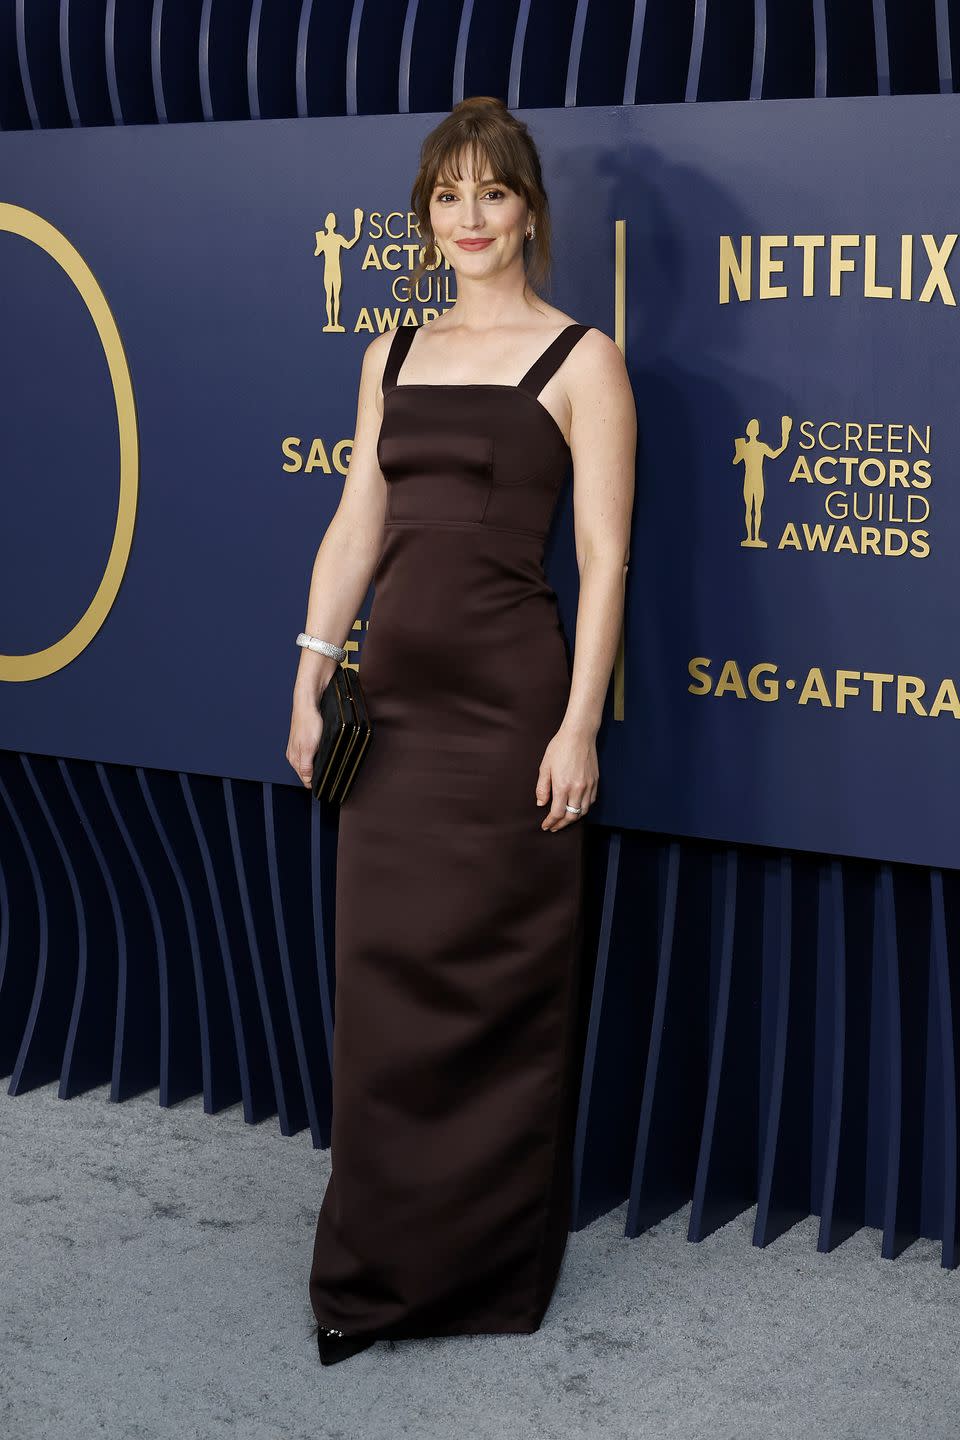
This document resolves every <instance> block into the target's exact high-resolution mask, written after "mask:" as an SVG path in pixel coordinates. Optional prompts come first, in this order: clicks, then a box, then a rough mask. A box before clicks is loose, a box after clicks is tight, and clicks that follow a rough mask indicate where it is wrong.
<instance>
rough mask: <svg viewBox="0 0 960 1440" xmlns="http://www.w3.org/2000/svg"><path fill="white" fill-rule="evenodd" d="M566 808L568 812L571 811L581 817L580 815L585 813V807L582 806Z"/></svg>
mask: <svg viewBox="0 0 960 1440" xmlns="http://www.w3.org/2000/svg"><path fill="white" fill-rule="evenodd" d="M566 808H567V809H568V810H571V811H572V812H573V814H574V815H580V814H581V813H582V811H583V806H582V805H580V806H579V807H578V806H576V805H568V806H567V807H566Z"/></svg>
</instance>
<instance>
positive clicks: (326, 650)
mask: <svg viewBox="0 0 960 1440" xmlns="http://www.w3.org/2000/svg"><path fill="white" fill-rule="evenodd" d="M297 644H298V645H299V646H301V648H302V649H304V650H316V651H318V652H319V653H320V654H321V655H329V656H330V658H331V660H346V658H347V652H346V650H344V648H343V646H342V645H334V644H333V642H332V641H330V640H318V639H317V637H316V635H307V634H306V633H305V632H304V631H303V630H301V631H300V634H299V635H298V636H297Z"/></svg>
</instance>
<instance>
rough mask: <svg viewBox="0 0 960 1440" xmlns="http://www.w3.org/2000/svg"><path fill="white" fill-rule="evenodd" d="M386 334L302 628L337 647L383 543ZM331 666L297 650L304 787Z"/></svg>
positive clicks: (294, 730)
mask: <svg viewBox="0 0 960 1440" xmlns="http://www.w3.org/2000/svg"><path fill="white" fill-rule="evenodd" d="M391 334H392V332H389V331H388V332H385V333H384V334H382V335H378V336H376V338H375V339H373V340H371V342H370V344H369V345H368V346H367V348H366V351H365V352H364V357H363V366H362V369H361V373H360V388H359V396H358V400H357V423H356V428H355V431H354V439H353V451H352V453H351V456H350V464H349V466H348V467H347V475H346V479H345V480H344V485H343V493H342V495H341V497H340V503H339V505H338V506H337V510H336V513H335V515H334V517H333V519H332V520H331V521H330V524H329V525H328V526H327V529H326V532H325V534H324V537H323V540H322V541H321V543H320V548H319V549H318V551H317V554H316V559H315V560H314V562H313V574H312V577H311V580H310V593H309V597H308V600H307V618H306V624H305V625H304V627H303V628H304V630H306V632H307V634H308V635H319V636H320V638H321V639H322V640H332V641H333V642H334V644H336V645H343V644H344V643H345V641H346V639H347V636H348V635H349V633H350V631H351V629H352V628H353V622H354V620H355V619H356V615H357V611H358V610H359V608H360V606H361V604H362V603H363V598H364V596H365V595H366V593H367V590H368V589H369V586H370V581H371V578H372V576H373V572H374V570H375V569H376V564H377V557H378V555H379V553H380V545H381V542H382V538H383V521H384V516H385V512H386V481H385V480H384V477H383V472H382V471H381V469H380V466H379V464H378V463H377V439H378V437H379V434H380V420H381V414H382V412H381V408H380V403H381V402H380V386H381V383H382V380H383V367H384V365H385V363H386V357H387V352H388V349H389V344H390V339H391ZM338 663H339V662H338V661H336V660H333V659H331V657H330V656H328V655H320V654H318V653H317V652H316V651H315V650H307V649H301V651H300V664H299V668H298V670H297V676H296V681H295V683H294V688H293V714H292V716H291V721H290V735H289V739H288V741H287V751H286V755H287V759H288V760H289V762H290V764H291V765H292V766H293V768H294V769H295V770H296V772H297V774H298V775H299V776H300V779H301V781H302V782H303V784H304V785H309V784H310V779H311V776H312V772H313V757H314V755H315V754H316V752H317V747H318V745H319V743H320V732H321V730H322V723H321V720H320V712H319V709H318V705H317V702H318V700H319V698H320V696H321V694H322V693H323V690H324V688H325V687H326V685H327V684H328V682H329V680H330V678H331V676H332V675H333V672H334V670H335V669H336V668H337V665H338Z"/></svg>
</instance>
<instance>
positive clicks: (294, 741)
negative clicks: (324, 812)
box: [287, 697, 323, 786]
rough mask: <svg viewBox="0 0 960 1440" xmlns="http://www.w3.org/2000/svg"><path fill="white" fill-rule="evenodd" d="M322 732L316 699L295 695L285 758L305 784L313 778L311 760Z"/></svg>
mask: <svg viewBox="0 0 960 1440" xmlns="http://www.w3.org/2000/svg"><path fill="white" fill-rule="evenodd" d="M322 734H323V717H322V716H321V714H320V710H319V708H318V706H317V703H316V701H314V700H310V699H300V698H299V697H295V698H294V702H293V715H292V716H291V718H290V738H289V740H288V741H287V759H288V760H289V761H290V764H291V765H292V766H293V768H294V770H296V772H297V774H298V775H299V776H300V779H301V780H302V782H303V784H304V785H306V786H309V785H310V783H311V781H312V780H313V761H314V756H315V755H316V753H317V751H318V749H319V748H320V736H321V735H322Z"/></svg>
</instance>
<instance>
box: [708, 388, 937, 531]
mask: <svg viewBox="0 0 960 1440" xmlns="http://www.w3.org/2000/svg"><path fill="white" fill-rule="evenodd" d="M797 428H798V434H799V439H798V442H797V448H796V454H795V456H794V458H793V460H792V463H791V468H790V471H789V473H788V475H787V477H786V486H787V496H788V500H787V503H788V504H789V507H790V511H791V512H792V513H791V514H789V515H787V516H784V514H783V509H784V504H783V501H782V499H781V496H780V492H778V500H780V503H778V504H777V505H776V506H775V507H774V509H775V518H774V526H775V528H774V544H775V546H776V548H777V549H778V550H785V551H788V552H789V551H794V552H810V551H813V552H821V553H825V552H829V553H831V554H834V555H843V554H847V555H875V556H882V557H886V558H890V557H897V556H901V555H905V556H912V557H914V558H916V559H923V558H925V557H926V556H928V555H929V554H930V530H929V528H928V522H929V520H930V514H931V508H930V500H929V499H928V497H927V495H926V494H922V493H918V492H921V491H926V490H928V489H929V488H930V485H931V483H932V480H933V476H932V473H931V469H930V466H931V460H930V448H931V426H930V425H923V426H916V425H912V424H905V423H903V424H900V423H897V424H895V423H893V422H892V421H891V422H872V423H869V424H866V425H864V424H862V423H861V422H859V421H855V420H846V421H841V420H821V421H816V420H801V422H800V424H799V426H798V427H797ZM792 429H793V420H792V419H791V417H790V416H789V415H783V416H781V419H780V444H779V445H778V446H776V447H774V446H772V445H768V444H766V443H765V441H764V440H763V439H762V438H761V435H760V422H759V421H758V420H757V419H752V420H749V421H748V422H747V425H746V434H745V435H739V436H737V438H736V439H735V440H734V446H733V461H732V463H733V464H734V465H742V466H743V504H744V536H743V539H742V540H741V541H740V544H741V546H742V547H743V548H744V549H745V550H766V549H767V548H768V542H767V540H766V539H764V538H763V536H762V535H761V527H762V525H763V519H764V499H765V495H766V491H767V484H766V475H765V465H766V462H767V461H768V460H777V459H779V457H780V456H781V455H783V453H784V451H785V450H786V448H787V445H788V442H789V440H790V435H791V432H792ZM841 452H842V453H841ZM821 517H822V518H821ZM768 529H770V526H769V525H768Z"/></svg>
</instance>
